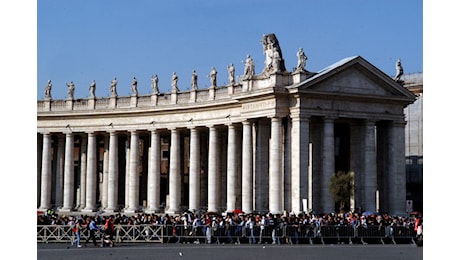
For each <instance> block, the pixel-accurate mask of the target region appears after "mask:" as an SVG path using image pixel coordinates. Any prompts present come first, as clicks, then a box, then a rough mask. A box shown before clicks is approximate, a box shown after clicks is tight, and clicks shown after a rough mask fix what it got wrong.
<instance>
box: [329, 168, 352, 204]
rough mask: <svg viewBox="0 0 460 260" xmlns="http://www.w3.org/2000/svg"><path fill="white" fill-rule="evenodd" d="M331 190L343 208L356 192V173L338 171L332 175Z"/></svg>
mask: <svg viewBox="0 0 460 260" xmlns="http://www.w3.org/2000/svg"><path fill="white" fill-rule="evenodd" d="M329 192H330V193H331V195H332V196H333V197H334V201H335V202H336V203H340V205H341V208H342V207H343V206H344V205H346V204H349V201H350V197H351V196H352V195H353V192H354V173H353V172H348V173H345V172H344V171H338V172H337V173H335V174H334V175H332V177H331V180H330V184H329Z"/></svg>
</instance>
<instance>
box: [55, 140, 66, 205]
mask: <svg viewBox="0 0 460 260" xmlns="http://www.w3.org/2000/svg"><path fill="white" fill-rule="evenodd" d="M64 157H65V136H63V135H62V134H60V135H58V144H57V158H56V206H57V207H60V206H62V199H63V198H62V196H63V193H64V161H65V160H64Z"/></svg>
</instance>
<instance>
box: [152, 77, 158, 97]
mask: <svg viewBox="0 0 460 260" xmlns="http://www.w3.org/2000/svg"><path fill="white" fill-rule="evenodd" d="M152 91H153V94H158V76H157V75H156V74H155V76H154V77H152Z"/></svg>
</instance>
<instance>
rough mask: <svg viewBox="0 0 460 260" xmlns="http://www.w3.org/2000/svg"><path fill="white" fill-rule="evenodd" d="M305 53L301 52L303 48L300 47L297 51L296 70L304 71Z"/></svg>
mask: <svg viewBox="0 0 460 260" xmlns="http://www.w3.org/2000/svg"><path fill="white" fill-rule="evenodd" d="M307 59H308V58H307V55H305V53H304V52H303V48H300V49H299V51H298V52H297V67H296V71H304V70H305V65H306V64H307Z"/></svg>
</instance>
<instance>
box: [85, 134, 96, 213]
mask: <svg viewBox="0 0 460 260" xmlns="http://www.w3.org/2000/svg"><path fill="white" fill-rule="evenodd" d="M96 144H97V142H96V134H94V133H93V132H90V133H88V163H87V170H86V203H85V209H84V210H83V211H85V212H92V211H95V210H96V189H97V156H96V153H97V147H96Z"/></svg>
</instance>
